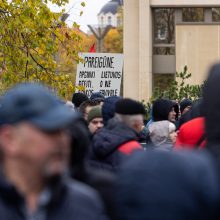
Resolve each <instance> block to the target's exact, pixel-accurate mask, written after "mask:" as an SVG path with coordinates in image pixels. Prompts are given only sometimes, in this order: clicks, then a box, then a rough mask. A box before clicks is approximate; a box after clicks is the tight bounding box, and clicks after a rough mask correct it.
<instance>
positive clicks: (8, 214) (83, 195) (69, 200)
mask: <svg viewBox="0 0 220 220" xmlns="http://www.w3.org/2000/svg"><path fill="white" fill-rule="evenodd" d="M50 189H51V192H52V197H51V200H50V202H49V203H48V205H47V207H46V208H47V217H46V220H63V219H65V220H72V219H74V220H97V219H100V220H101V219H106V218H105V216H104V212H103V208H102V204H101V202H100V200H99V197H98V196H97V194H96V192H95V191H94V190H93V189H92V188H90V187H88V186H86V185H84V184H82V183H79V182H77V181H71V180H67V179H63V180H62V181H57V182H56V184H53V185H52V186H51V187H50ZM22 206H23V207H24V199H23V197H22V196H21V195H20V194H19V193H18V192H17V191H16V190H15V188H14V187H13V186H12V185H10V184H9V183H8V182H7V181H6V180H5V179H4V177H3V176H1V178H0V219H4V220H25V219H26V216H25V213H23V212H22V209H21V207H22ZM19 207H20V208H19Z"/></svg>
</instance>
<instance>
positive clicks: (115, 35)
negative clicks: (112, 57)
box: [104, 28, 123, 53]
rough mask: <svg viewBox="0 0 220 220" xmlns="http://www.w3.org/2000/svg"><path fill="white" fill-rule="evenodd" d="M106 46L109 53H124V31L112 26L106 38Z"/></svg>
mask: <svg viewBox="0 0 220 220" xmlns="http://www.w3.org/2000/svg"><path fill="white" fill-rule="evenodd" d="M104 48H105V52H107V53H123V39H122V33H121V32H119V30H118V29H116V28H112V29H111V30H110V31H109V32H108V34H107V35H106V37H105V39H104Z"/></svg>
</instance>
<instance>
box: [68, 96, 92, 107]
mask: <svg viewBox="0 0 220 220" xmlns="http://www.w3.org/2000/svg"><path fill="white" fill-rule="evenodd" d="M88 99H89V98H88V97H87V95H86V94H84V93H81V92H77V93H74V94H73V97H72V103H73V104H74V106H75V107H76V108H78V107H79V106H80V105H81V103H83V102H84V101H86V100H88Z"/></svg>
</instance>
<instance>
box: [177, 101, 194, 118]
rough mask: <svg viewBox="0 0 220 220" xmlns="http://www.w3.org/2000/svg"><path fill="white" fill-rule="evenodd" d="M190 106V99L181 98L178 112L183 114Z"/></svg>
mask: <svg viewBox="0 0 220 220" xmlns="http://www.w3.org/2000/svg"><path fill="white" fill-rule="evenodd" d="M191 106H192V101H191V100H190V99H187V98H185V99H183V100H182V101H181V102H180V114H181V115H184V114H185V113H186V112H188V111H189V109H190V108H191Z"/></svg>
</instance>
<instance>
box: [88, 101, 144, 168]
mask: <svg viewBox="0 0 220 220" xmlns="http://www.w3.org/2000/svg"><path fill="white" fill-rule="evenodd" d="M145 113H146V112H145V109H144V106H143V105H142V103H140V102H137V101H135V100H132V99H128V98H124V99H120V100H119V101H117V103H116V107H115V116H114V118H112V119H110V120H109V121H108V123H107V125H106V126H105V127H103V128H102V129H101V130H100V131H99V132H97V134H95V135H94V137H93V141H92V144H91V156H90V164H91V166H95V167H97V168H100V169H107V170H110V171H113V172H114V171H116V170H117V169H118V168H119V167H120V164H121V162H122V160H123V158H124V156H126V155H130V154H131V153H132V152H133V151H134V150H143V148H142V147H141V145H140V143H139V142H138V140H139V135H138V133H139V132H140V131H141V130H142V129H143V120H144V115H145Z"/></svg>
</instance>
